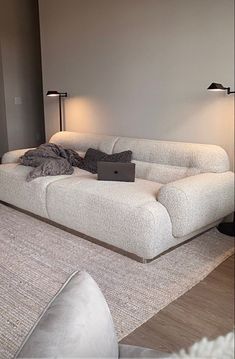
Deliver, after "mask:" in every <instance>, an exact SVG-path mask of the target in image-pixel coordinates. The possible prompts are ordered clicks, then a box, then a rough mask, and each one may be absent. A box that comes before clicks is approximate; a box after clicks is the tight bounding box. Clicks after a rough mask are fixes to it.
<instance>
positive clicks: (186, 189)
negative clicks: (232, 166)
mask: <svg viewBox="0 0 235 359" xmlns="http://www.w3.org/2000/svg"><path fill="white" fill-rule="evenodd" d="M50 142H52V143H56V144H60V145H62V146H64V147H65V148H72V149H74V150H76V151H78V152H79V153H80V154H84V153H85V151H86V150H87V149H88V148H90V147H92V148H96V149H100V150H101V151H104V152H107V153H116V152H121V151H124V150H131V151H132V152H133V162H135V163H136V177H137V178H136V181H135V182H134V183H125V182H106V181H97V180H96V178H97V176H96V175H94V174H91V173H89V172H86V171H84V170H81V169H78V168H75V170H74V173H73V174H72V175H70V176H65V175H63V176H54V177H43V178H38V179H35V180H33V181H32V182H26V180H25V179H26V176H27V174H28V173H29V171H30V170H31V168H30V167H25V166H22V165H20V164H19V163H17V162H18V159H19V156H21V155H22V154H23V153H24V152H25V151H26V150H18V151H12V152H8V153H6V154H5V155H4V156H3V159H2V165H0V201H3V202H6V203H9V204H11V205H14V206H16V207H18V208H21V209H23V210H26V211H29V212H32V213H34V214H36V215H39V216H40V217H43V218H46V219H49V220H51V221H53V222H56V223H59V224H61V225H63V226H65V227H68V228H70V229H73V230H75V231H78V232H80V233H83V234H85V235H87V236H89V237H93V238H96V239H98V240H99V241H102V242H104V243H107V244H109V245H112V246H115V247H117V248H119V249H121V250H124V251H125V252H129V253H131V254H134V255H136V256H138V257H140V258H143V259H152V258H154V257H156V256H157V255H159V254H161V253H162V252H164V251H166V250H167V249H169V248H171V247H173V246H176V245H178V244H180V243H182V242H184V241H185V240H187V239H189V238H192V237H194V236H195V235H197V234H199V233H201V232H203V231H205V230H207V229H209V228H212V227H213V226H215V225H217V224H218V223H219V222H220V221H222V219H223V218H224V217H225V216H227V215H229V214H230V213H232V212H233V211H234V173H233V172H231V171H229V159H228V156H227V154H226V152H225V151H224V150H223V149H222V148H221V147H219V146H215V145H202V144H192V143H182V142H167V141H155V140H145V139H135V138H125V137H115V136H103V135H93V134H82V133H75V132H58V133H56V134H55V135H54V136H53V137H52V138H51V140H50Z"/></svg>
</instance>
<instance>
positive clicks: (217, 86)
mask: <svg viewBox="0 0 235 359" xmlns="http://www.w3.org/2000/svg"><path fill="white" fill-rule="evenodd" d="M207 90H209V91H227V94H228V95H230V94H231V93H235V91H230V87H224V86H223V85H222V84H218V83H216V82H212V84H210V86H209V87H207Z"/></svg>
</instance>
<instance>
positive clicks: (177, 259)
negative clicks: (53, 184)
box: [0, 204, 234, 359]
mask: <svg viewBox="0 0 235 359" xmlns="http://www.w3.org/2000/svg"><path fill="white" fill-rule="evenodd" d="M233 251H234V248H233V240H232V239H231V238H230V237H227V236H224V235H221V234H220V233H219V232H217V230H215V229H214V230H211V231H209V232H207V233H205V234H203V235H201V236H199V237H197V238H195V239H194V240H192V241H190V242H188V243H187V244H184V245H182V246H180V247H178V248H177V249H175V250H173V251H171V252H169V253H168V254H165V255H163V256H161V257H160V258H158V259H156V260H155V261H153V262H151V263H150V264H141V263H138V262H136V261H134V260H132V259H129V258H127V257H124V256H122V255H120V254H117V253H115V252H113V251H110V250H108V249H105V248H103V247H101V246H98V245H96V244H93V243H90V242H88V241H86V240H84V239H81V238H79V237H77V236H74V235H72V234H70V233H67V232H65V231H63V230H61V229H58V228H55V227H53V226H51V225H49V224H46V223H44V222H42V221H40V220H38V219H35V218H32V217H30V216H27V215H26V214H23V213H21V212H19V211H16V210H14V209H12V208H9V207H6V206H3V205H2V204H0V358H1V359H10V358H12V357H13V355H14V353H15V352H16V350H17V349H18V347H19V345H20V343H21V341H22V339H23V338H24V337H25V335H26V334H27V332H28V331H29V329H30V327H31V326H32V325H33V323H34V322H35V320H36V319H37V317H38V316H39V314H40V312H41V311H42V309H43V308H44V307H45V305H46V304H47V303H48V302H49V301H50V299H51V298H52V297H53V295H54V294H55V293H56V292H57V290H58V289H59V288H60V286H61V285H62V283H64V282H65V280H66V279H67V277H68V276H69V275H70V274H71V273H72V272H73V271H74V270H77V269H79V270H86V271H88V272H89V273H90V274H91V275H92V276H93V278H94V279H95V280H96V281H97V283H98V284H99V286H100V287H101V289H102V291H103V293H104V295H105V297H106V299H107V302H108V304H109V306H110V310H111V312H112V315H113V318H114V323H115V327H116V330H117V333H118V338H119V339H122V338H123V337H125V336H126V335H127V334H129V333H130V332H132V331H133V330H134V329H136V328H137V327H139V326H140V325H141V324H143V323H144V322H146V321H147V320H148V319H149V318H151V317H152V316H153V315H154V314H156V313H157V312H159V311H160V310H161V309H162V308H164V307H165V306H167V305H168V304H169V303H171V302H172V301H173V300H175V299H177V298H178V297H180V296H181V295H182V294H184V293H185V292H186V291H188V290H189V289H190V288H192V287H193V286H194V285H196V284H197V283H198V282H200V281H201V280H202V279H203V278H205V277H206V276H207V275H208V274H209V273H210V272H211V271H212V270H213V269H214V268H215V267H216V266H218V265H219V264H220V263H221V262H223V261H224V260H225V259H226V258H227V257H229V256H230V255H231V254H232V253H233Z"/></svg>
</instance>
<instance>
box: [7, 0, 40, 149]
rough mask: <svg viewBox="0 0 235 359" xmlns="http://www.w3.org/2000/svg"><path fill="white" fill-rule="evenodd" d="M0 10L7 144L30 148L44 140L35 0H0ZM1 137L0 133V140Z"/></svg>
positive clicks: (38, 34)
mask: <svg viewBox="0 0 235 359" xmlns="http://www.w3.org/2000/svg"><path fill="white" fill-rule="evenodd" d="M0 9H1V10H0V12H1V14H0V47H1V63H2V74H1V76H2V91H3V95H2V94H0V96H1V99H0V101H1V103H3V105H4V108H5V127H6V129H7V140H8V147H9V149H10V150H11V149H15V148H23V147H31V146H35V145H37V144H39V143H41V142H43V141H44V113H43V98H42V75H41V55H40V32H39V18H38V3H37V0H0ZM1 118H2V121H3V116H2V117H1ZM3 137H4V135H3V134H2V133H0V141H3Z"/></svg>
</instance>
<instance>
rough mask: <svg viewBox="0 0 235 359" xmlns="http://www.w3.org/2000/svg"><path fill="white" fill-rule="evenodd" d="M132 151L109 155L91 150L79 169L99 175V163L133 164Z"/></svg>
mask: <svg viewBox="0 0 235 359" xmlns="http://www.w3.org/2000/svg"><path fill="white" fill-rule="evenodd" d="M131 158H132V151H129V150H128V151H123V152H119V153H113V154H111V155H109V154H108V153H105V152H102V151H99V150H95V149H94V148H89V149H88V150H87V152H86V154H85V157H84V160H83V161H81V163H79V166H78V167H79V168H81V169H83V170H86V171H88V172H91V173H97V162H98V161H104V162H122V163H126V162H131Z"/></svg>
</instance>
